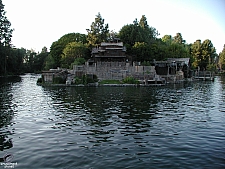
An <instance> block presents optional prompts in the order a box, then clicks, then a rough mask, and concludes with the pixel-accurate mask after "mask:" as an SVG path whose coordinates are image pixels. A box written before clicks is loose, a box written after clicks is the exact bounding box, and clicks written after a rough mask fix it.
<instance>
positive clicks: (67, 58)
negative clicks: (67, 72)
mask: <svg viewBox="0 0 225 169" xmlns="http://www.w3.org/2000/svg"><path fill="white" fill-rule="evenodd" d="M89 53H90V52H89V48H88V46H87V44H83V43H81V42H71V43H68V44H67V45H66V47H65V48H64V49H63V54H62V62H63V64H64V65H63V67H69V66H70V65H71V63H73V62H74V61H75V59H77V58H88V57H89Z"/></svg>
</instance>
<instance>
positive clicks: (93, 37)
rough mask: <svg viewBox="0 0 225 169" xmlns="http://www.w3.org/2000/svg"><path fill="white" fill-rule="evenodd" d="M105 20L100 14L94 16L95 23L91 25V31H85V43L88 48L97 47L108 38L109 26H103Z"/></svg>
mask: <svg viewBox="0 0 225 169" xmlns="http://www.w3.org/2000/svg"><path fill="white" fill-rule="evenodd" d="M104 23H105V20H104V19H103V18H102V16H101V14H100V13H98V15H96V18H95V21H94V22H92V24H91V29H87V31H88V35H87V41H88V44H89V45H90V46H97V45H99V44H100V43H101V42H104V41H107V39H108V37H109V26H108V24H104Z"/></svg>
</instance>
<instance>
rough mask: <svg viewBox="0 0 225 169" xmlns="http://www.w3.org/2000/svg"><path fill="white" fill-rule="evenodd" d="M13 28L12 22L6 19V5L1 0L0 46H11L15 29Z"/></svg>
mask: <svg viewBox="0 0 225 169" xmlns="http://www.w3.org/2000/svg"><path fill="white" fill-rule="evenodd" d="M10 27H11V22H10V21H9V20H8V19H7V17H6V12H5V10H4V5H3V3H2V0H0V45H1V46H9V45H10V43H11V37H12V32H13V29H11V28H10Z"/></svg>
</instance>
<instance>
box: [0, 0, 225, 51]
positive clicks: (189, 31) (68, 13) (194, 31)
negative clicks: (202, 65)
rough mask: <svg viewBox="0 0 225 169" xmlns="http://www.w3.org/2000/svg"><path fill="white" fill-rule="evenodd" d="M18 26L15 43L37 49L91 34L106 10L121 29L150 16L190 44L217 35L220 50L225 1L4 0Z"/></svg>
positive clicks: (114, 25) (168, 32) (114, 27)
mask: <svg viewBox="0 0 225 169" xmlns="http://www.w3.org/2000/svg"><path fill="white" fill-rule="evenodd" d="M2 3H3V4H4V5H5V8H4V9H5V11H6V16H7V18H8V20H9V21H10V22H11V24H12V26H11V27H12V28H13V29H14V32H13V37H12V44H13V45H14V46H15V47H17V48H21V47H23V48H25V49H34V50H35V51H36V52H38V51H41V49H42V48H43V47H44V46H46V47H47V48H48V49H49V48H50V46H51V45H52V43H53V42H55V41H57V40H58V39H59V38H60V37H62V36H63V35H65V34H68V33H73V32H75V33H82V34H87V32H86V29H89V28H90V25H91V23H92V22H94V19H95V17H96V15H97V14H98V13H99V12H100V14H101V16H102V18H103V19H104V20H105V23H108V24H109V30H113V31H115V32H119V31H120V29H121V28H122V27H123V26H124V25H127V24H132V23H133V21H134V20H135V19H136V18H137V19H138V20H140V19H141V16H142V15H145V16H146V18H147V21H148V25H149V26H151V27H154V28H156V29H157V30H158V32H159V33H160V35H159V36H158V38H161V37H163V36H164V35H171V36H172V37H174V36H175V35H176V33H178V32H179V33H181V35H182V37H183V39H184V40H186V43H194V42H195V41H196V40H197V39H200V40H201V41H202V42H203V41H204V40H206V39H209V40H211V42H212V44H213V45H214V47H215V48H216V51H217V53H218V54H219V53H220V52H221V51H222V49H223V46H224V44H225V0H138V1H137V0H135V1H134V0H113V1H109V0H95V1H94V0H2Z"/></svg>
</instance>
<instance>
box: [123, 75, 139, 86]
mask: <svg viewBox="0 0 225 169" xmlns="http://www.w3.org/2000/svg"><path fill="white" fill-rule="evenodd" d="M123 83H127V84H138V83H139V81H138V80H137V79H135V78H134V77H132V76H128V77H126V78H125V79H123Z"/></svg>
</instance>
